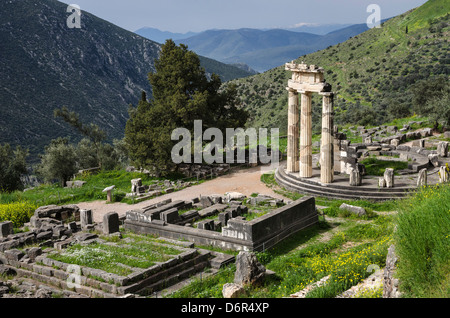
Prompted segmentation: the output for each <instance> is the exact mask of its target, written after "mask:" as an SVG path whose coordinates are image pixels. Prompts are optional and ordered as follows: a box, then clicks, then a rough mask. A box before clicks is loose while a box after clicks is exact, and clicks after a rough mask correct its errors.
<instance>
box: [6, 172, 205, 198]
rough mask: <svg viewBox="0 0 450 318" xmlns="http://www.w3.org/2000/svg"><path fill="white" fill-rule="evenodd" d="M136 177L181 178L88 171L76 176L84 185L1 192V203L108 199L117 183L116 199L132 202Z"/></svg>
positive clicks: (146, 181)
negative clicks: (107, 190) (90, 172)
mask: <svg viewBox="0 0 450 318" xmlns="http://www.w3.org/2000/svg"><path fill="white" fill-rule="evenodd" d="M136 178H141V179H142V184H143V185H150V184H154V183H161V182H162V181H163V180H165V179H167V180H178V179H179V178H182V177H181V176H179V175H174V176H171V177H167V178H164V179H158V178H154V177H150V176H148V175H147V174H144V173H139V172H126V171H124V170H113V171H101V172H99V173H98V174H85V175H82V176H79V177H77V178H76V180H82V181H86V184H85V185H84V186H83V187H81V188H63V187H61V186H59V185H58V184H43V185H41V186H38V187H35V188H33V189H31V190H28V191H25V192H22V191H15V192H12V193H0V204H7V203H12V202H19V201H26V202H31V203H34V204H36V205H39V206H43V205H49V204H75V203H79V202H89V201H95V200H106V193H104V192H102V191H103V189H105V188H106V187H109V186H112V185H115V189H114V190H113V202H124V203H133V200H132V199H130V198H125V195H126V193H129V192H130V191H131V180H132V179H136ZM184 181H187V180H184ZM200 182H201V180H200ZM163 193H164V192H163Z"/></svg>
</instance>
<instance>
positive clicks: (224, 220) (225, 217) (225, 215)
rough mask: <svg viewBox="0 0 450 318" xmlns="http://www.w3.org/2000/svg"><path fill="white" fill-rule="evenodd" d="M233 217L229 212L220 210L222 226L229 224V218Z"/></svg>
mask: <svg viewBox="0 0 450 318" xmlns="http://www.w3.org/2000/svg"><path fill="white" fill-rule="evenodd" d="M230 218H231V216H230V214H229V213H228V212H226V211H225V212H220V213H219V221H220V223H221V224H222V226H227V224H228V220H229V219H230Z"/></svg>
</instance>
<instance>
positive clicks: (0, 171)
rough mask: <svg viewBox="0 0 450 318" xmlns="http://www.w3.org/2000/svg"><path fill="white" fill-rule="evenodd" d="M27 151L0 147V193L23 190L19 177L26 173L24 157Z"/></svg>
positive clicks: (4, 146) (19, 148)
mask: <svg viewBox="0 0 450 318" xmlns="http://www.w3.org/2000/svg"><path fill="white" fill-rule="evenodd" d="M27 156H28V150H24V149H22V148H21V147H16V150H13V149H12V148H11V145H10V144H7V143H6V144H4V145H3V146H2V145H0V191H1V192H12V191H15V190H23V188H24V186H23V183H22V181H21V179H20V177H21V176H22V175H23V174H25V173H26V172H27V167H26V157H27Z"/></svg>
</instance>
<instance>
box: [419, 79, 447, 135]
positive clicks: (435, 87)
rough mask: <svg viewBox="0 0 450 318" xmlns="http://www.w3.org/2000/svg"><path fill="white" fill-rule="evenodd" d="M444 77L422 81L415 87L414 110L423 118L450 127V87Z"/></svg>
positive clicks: (436, 124) (436, 125)
mask: <svg viewBox="0 0 450 318" xmlns="http://www.w3.org/2000/svg"><path fill="white" fill-rule="evenodd" d="M449 84H450V83H449V81H448V79H446V78H445V77H443V76H439V77H433V78H430V79H427V80H423V81H420V82H418V83H416V84H415V85H414V86H413V89H412V91H413V109H414V111H415V112H417V113H418V114H420V115H422V116H426V117H429V118H430V119H431V120H433V121H434V123H435V128H437V127H438V125H439V123H442V124H444V125H450V115H449V104H448V101H449V94H450V85H449Z"/></svg>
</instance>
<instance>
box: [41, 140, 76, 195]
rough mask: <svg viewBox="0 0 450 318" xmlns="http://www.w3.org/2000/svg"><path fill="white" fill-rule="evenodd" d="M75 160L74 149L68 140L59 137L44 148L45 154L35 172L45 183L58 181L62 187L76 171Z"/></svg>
mask: <svg viewBox="0 0 450 318" xmlns="http://www.w3.org/2000/svg"><path fill="white" fill-rule="evenodd" d="M76 159H77V155H76V152H75V147H74V146H73V145H71V144H69V140H68V138H61V137H59V138H58V139H53V140H52V141H51V142H50V144H49V145H48V146H46V147H45V153H44V154H43V155H41V162H40V164H39V165H38V167H37V169H36V172H37V174H38V175H39V176H41V177H42V178H44V179H45V181H47V182H51V181H53V180H54V179H57V180H59V182H60V184H61V186H62V187H64V186H65V185H66V181H68V180H70V178H71V177H72V176H73V175H74V174H75V173H76V172H77V171H78V170H77V160H76Z"/></svg>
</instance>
